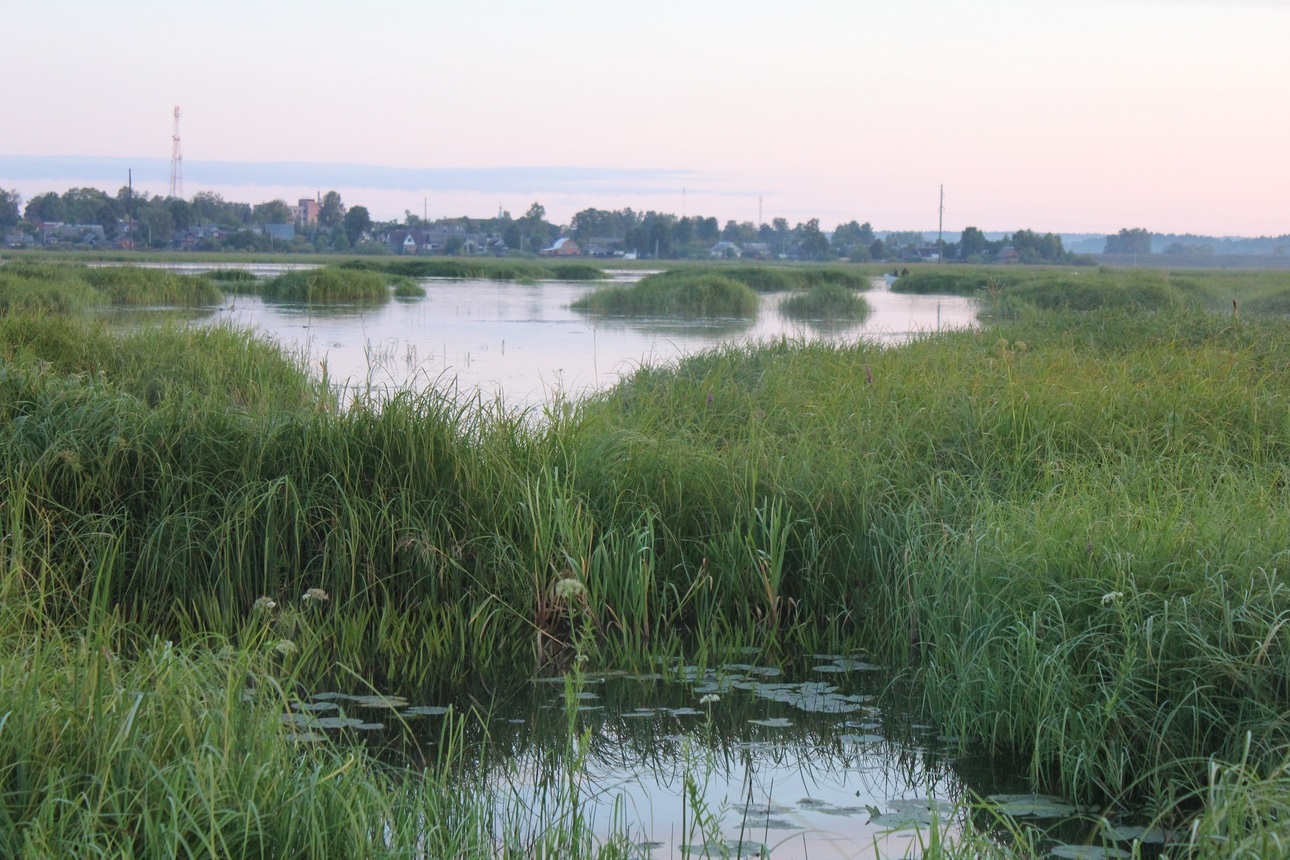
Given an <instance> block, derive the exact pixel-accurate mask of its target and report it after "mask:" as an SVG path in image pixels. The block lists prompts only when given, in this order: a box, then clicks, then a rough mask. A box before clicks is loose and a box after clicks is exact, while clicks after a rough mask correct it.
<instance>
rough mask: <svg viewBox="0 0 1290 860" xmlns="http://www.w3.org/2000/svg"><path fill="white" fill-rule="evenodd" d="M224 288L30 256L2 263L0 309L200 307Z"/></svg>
mask: <svg viewBox="0 0 1290 860" xmlns="http://www.w3.org/2000/svg"><path fill="white" fill-rule="evenodd" d="M222 298H223V293H222V292H221V291H220V289H219V288H218V287H216V286H215V285H214V284H212V283H211V282H210V281H208V280H206V279H205V278H202V277H194V276H191V275H177V274H174V273H173V272H167V271H165V270H163V269H145V268H140V267H138V266H99V267H91V266H83V265H76V264H65V263H48V262H38V261H30V260H22V261H15V262H11V263H6V264H5V265H4V266H2V267H0V308H4V309H8V310H10V311H24V310H30V311H32V312H43V313H70V312H73V311H76V310H83V309H85V308H88V307H91V306H93V305H102V304H111V305H118V306H121V305H132V306H152V307H156V306H162V305H165V306H171V307H198V306H204V305H212V304H218V303H219V302H220V300H221V299H222Z"/></svg>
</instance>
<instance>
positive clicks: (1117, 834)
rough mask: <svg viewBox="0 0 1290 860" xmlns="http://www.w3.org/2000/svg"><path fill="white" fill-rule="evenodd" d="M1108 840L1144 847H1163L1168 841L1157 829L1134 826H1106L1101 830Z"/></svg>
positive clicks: (1166, 835) (1165, 835)
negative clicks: (1134, 843)
mask: <svg viewBox="0 0 1290 860" xmlns="http://www.w3.org/2000/svg"><path fill="white" fill-rule="evenodd" d="M1102 832H1103V833H1105V834H1106V837H1107V838H1108V839H1113V840H1115V841H1116V842H1141V843H1143V844H1144V845H1164V844H1165V842H1167V841H1168V834H1166V833H1165V832H1164V831H1163V830H1161V829H1160V828H1159V827H1152V828H1150V829H1148V828H1146V827H1141V826H1139V825H1136V824H1107V825H1105V826H1104V827H1103V828H1102Z"/></svg>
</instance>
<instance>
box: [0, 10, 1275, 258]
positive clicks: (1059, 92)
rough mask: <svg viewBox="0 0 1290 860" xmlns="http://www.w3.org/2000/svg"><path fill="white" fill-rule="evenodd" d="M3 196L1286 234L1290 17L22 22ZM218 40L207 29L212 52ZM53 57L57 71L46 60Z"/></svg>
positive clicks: (620, 15)
mask: <svg viewBox="0 0 1290 860" xmlns="http://www.w3.org/2000/svg"><path fill="white" fill-rule="evenodd" d="M5 17H6V19H8V22H9V23H8V26H7V27H6V29H7V30H8V32H9V33H10V34H11V36H12V38H11V39H10V40H9V43H8V53H9V56H10V66H11V68H13V69H18V70H23V71H21V72H19V73H18V82H19V83H22V81H23V79H24V78H26V79H27V80H26V83H25V84H24V85H20V86H19V85H15V86H8V87H6V88H4V89H3V91H0V116H3V117H4V118H5V119H4V126H5V129H4V134H3V135H0V188H8V189H16V190H18V191H19V192H20V193H21V194H22V195H23V197H24V199H29V198H30V197H31V196H33V195H34V194H38V193H42V192H45V191H50V190H54V191H62V190H65V189H66V188H67V187H72V186H75V185H94V186H95V187H101V188H104V189H105V190H107V191H109V192H110V193H111V192H115V190H116V189H117V188H119V187H121V186H122V185H124V184H125V183H126V175H127V171H128V170H131V169H133V173H134V184H135V188H136V190H141V191H146V192H149V193H152V194H165V193H166V192H167V190H168V179H169V156H170V135H171V122H172V116H171V112H172V110H173V107H174V105H176V104H178V105H180V106H181V107H182V109H183V118H182V120H181V134H182V146H183V154H184V170H185V173H184V180H185V182H184V192H185V196H187V197H191V196H192V195H193V194H194V193H196V192H198V191H203V190H210V191H216V192H218V193H221V194H223V195H224V196H225V197H226V198H228V199H230V200H240V201H244V202H252V203H255V202H261V201H262V200H269V199H273V198H277V197H281V198H283V199H286V200H288V201H292V202H294V200H295V199H297V198H299V197H305V196H313V194H315V193H316V192H318V191H327V190H330V189H335V190H337V191H339V192H341V194H342V196H343V197H344V199H345V201H346V203H348V204H350V205H354V204H362V205H365V206H367V207H368V208H369V209H370V210H371V212H372V215H373V217H375V218H377V219H382V220H384V219H392V218H401V217H402V216H403V214H404V212H405V211H411V212H413V213H415V214H418V215H420V214H423V213H424V214H427V215H429V216H430V217H437V216H457V215H470V216H472V217H487V216H491V215H495V214H496V213H497V211H498V209H499V208H504V209H506V210H509V211H510V212H511V213H512V214H515V215H519V214H522V213H523V212H524V211H525V210H526V209H527V208H528V206H529V204H530V203H532V202H535V201H536V202H541V203H542V204H543V205H544V206H545V207H546V210H547V213H548V217H549V218H550V219H551V220H553V221H557V222H567V221H568V220H569V218H570V217H571V216H572V215H573V213H574V212H576V211H578V210H580V209H584V208H587V207H592V206H594V207H597V208H602V209H616V208H623V207H628V206H630V207H632V208H634V209H637V210H640V211H644V210H649V209H654V210H657V211H665V212H674V213H676V214H690V215H705V216H706V215H711V216H716V217H717V218H718V219H719V220H720V221H722V222H723V223H724V222H725V221H726V220H731V219H732V220H736V221H756V220H758V217H759V212H760V215H761V218H762V220H764V221H769V220H770V219H771V218H774V217H785V218H788V219H789V221H790V222H798V221H805V220H807V219H809V218H813V217H816V218H819V219H820V223H821V226H822V227H823V228H824V229H832V228H833V227H834V226H835V224H837V223H838V222H839V221H849V220H851V219H853V218H854V219H857V220H861V221H866V220H867V221H870V222H871V223H872V224H873V226H874V227H875V229H880V230H906V229H911V230H927V229H928V228H929V226H932V227H934V226H935V224H936V219H937V202H938V189H939V187H940V185H941V184H944V186H945V189H946V199H945V229H946V231H947V232H957V231H961V230H962V229H963V228H964V227H966V226H976V227H979V228H981V229H983V230H987V231H1000V230H1007V231H1012V230H1017V229H1021V228H1029V229H1035V230H1040V231H1045V232H1046V231H1052V232H1059V233H1113V232H1115V231H1117V230H1118V229H1120V228H1123V227H1145V228H1147V229H1149V230H1152V231H1153V232H1158V233H1197V234H1206V235H1215V236H1234V235H1242V236H1262V235H1268V236H1274V235H1284V234H1287V233H1290V168H1288V167H1287V166H1286V161H1285V157H1284V153H1285V152H1287V151H1290V117H1288V116H1287V115H1286V112H1285V109H1284V103H1285V94H1284V80H1285V78H1286V73H1287V72H1288V71H1290V60H1287V59H1286V57H1285V50H1284V45H1286V44H1290V2H1278V0H1227V2H1223V0H1182V2H1178V0H1169V2H1166V0H1079V2H1077V0H1053V2H1050V3H1045V4H1034V3H1028V2H1024V0H981V2H975V3H966V2H957V0H909V2H906V3H902V4H888V3H869V2H850V3H844V2H823V0H805V2H802V3H798V4H794V6H793V7H792V8H791V9H789V8H787V7H785V6H784V5H783V4H779V3H770V2H764V0H749V2H742V3H737V4H736V3H730V2H716V1H715V0H713V1H712V2H701V3H690V4H686V3H680V2H677V0H660V2H658V3H656V4H653V5H652V6H651V7H649V9H648V10H642V9H640V8H636V7H632V8H628V7H620V6H619V5H616V4H615V5H610V4H601V3H594V2H590V0H569V1H568V2H558V3H556V4H547V5H546V6H542V7H534V6H532V5H529V4H522V3H518V2H515V0H498V2H495V3H493V4H490V5H489V6H488V7H486V8H478V9H476V8H467V7H466V6H465V5H464V4H461V5H458V4H445V3H439V2H429V3H427V2H414V0H391V2H388V3H386V4H384V5H383V6H382V8H381V10H380V12H379V14H377V13H373V11H372V10H370V9H368V8H365V7H361V6H358V5H355V4H351V3H341V2H339V0H315V2H311V3H309V4H305V3H303V2H299V0H279V1H278V2H272V0H266V2H257V3H252V2H250V0H228V2H224V3H220V4H215V3H213V2H195V3H191V4H183V5H182V6H175V5H172V4H162V3H159V2H155V0H123V2H120V3H116V4H110V5H108V4H98V5H93V6H91V5H82V4H80V3H75V2H72V0H48V2H45V3H42V4H24V5H21V6H15V7H13V8H11V9H8V10H6V13H5ZM198 37H200V39H199V38H198ZM54 45H56V46H57V47H58V54H57V62H56V63H54V62H51V61H50V50H51V46H54Z"/></svg>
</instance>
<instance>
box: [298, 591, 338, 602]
mask: <svg viewBox="0 0 1290 860" xmlns="http://www.w3.org/2000/svg"><path fill="white" fill-rule="evenodd" d="M300 599H301V600H303V601H304V602H305V603H313V602H315V601H316V602H318V603H325V602H326V601H328V600H331V595H329V594H328V593H327V592H325V591H323V590H322V589H321V588H311V589H309V590H308V591H306V592H305V593H304V596H303V597H301V598H300Z"/></svg>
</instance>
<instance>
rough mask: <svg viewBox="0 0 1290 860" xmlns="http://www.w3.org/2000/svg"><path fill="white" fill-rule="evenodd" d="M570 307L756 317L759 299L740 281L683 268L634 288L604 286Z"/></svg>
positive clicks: (648, 278) (649, 313) (648, 313)
mask: <svg viewBox="0 0 1290 860" xmlns="http://www.w3.org/2000/svg"><path fill="white" fill-rule="evenodd" d="M570 307H571V308H573V309H574V310H577V311H583V312H585V313H592V314H611V315H615V316H642V315H644V316H672V317H685V318H695V317H749V316H756V314H757V307H758V299H757V294H756V293H755V292H753V290H752V289H750V288H749V287H748V286H747V285H745V284H743V283H740V282H739V281H736V280H732V279H731V278H728V277H725V276H723V275H717V274H712V273H710V272H703V271H696V270H683V271H676V272H663V273H660V274H655V275H647V276H646V277H644V278H642V279H641V280H640V281H638V282H636V283H635V284H633V285H632V286H630V287H603V288H601V289H598V290H595V291H594V292H591V293H588V294H587V295H585V296H583V297H582V298H580V299H578V300H577V301H575V302H574V303H573V304H572V305H570Z"/></svg>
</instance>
